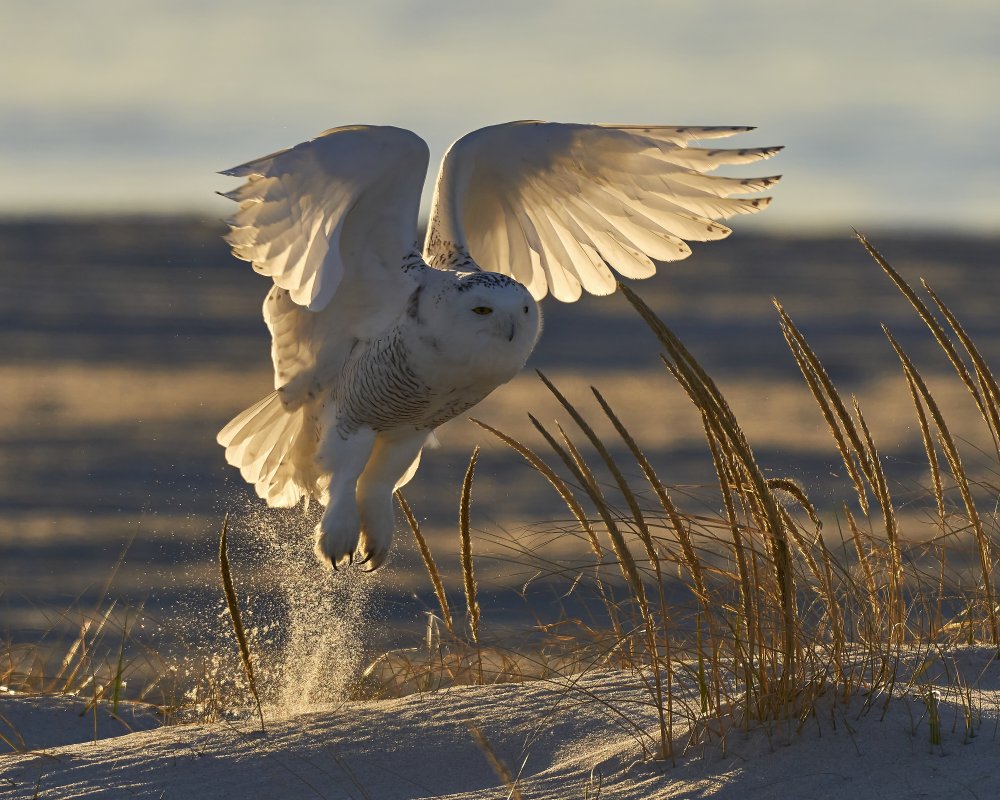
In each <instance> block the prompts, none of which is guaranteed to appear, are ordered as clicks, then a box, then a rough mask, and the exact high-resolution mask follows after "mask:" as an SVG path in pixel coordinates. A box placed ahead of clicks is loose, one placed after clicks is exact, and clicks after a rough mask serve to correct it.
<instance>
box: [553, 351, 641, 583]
mask: <svg viewBox="0 0 1000 800" xmlns="http://www.w3.org/2000/svg"><path fill="white" fill-rule="evenodd" d="M536 372H537V373H538V377H539V378H541V380H542V383H544V384H545V386H546V388H547V389H548V390H549V391H550V392H552V394H553V396H554V397H555V398H556V400H558V401H559V403H560V404H561V405H562V407H563V408H565V409H566V411H568V412H569V415H570V416H571V417H572V418H573V421H574V422H575V423H576V425H577V427H578V428H579V429H580V430H581V431H583V434H584V435H585V436H586V437H587V438H588V439H589V440H590V443H591V444H592V445H593V446H594V449H595V450H597V453H598V455H599V456H600V457H601V460H602V461H603V462H604V464H605V466H606V467H607V468H608V471H609V472H611V475H612V477H613V478H614V479H615V483H617V484H618V489H619V491H621V493H622V496H623V497H624V498H625V502H626V503H627V504H628V507H629V511H630V512H631V513H632V518H633V520H634V522H635V524H636V528H637V531H638V534H639V539H640V540H641V541H642V545H643V547H644V548H645V550H646V557H647V558H648V559H649V564H650V566H651V567H652V568H653V569H654V570H655V572H656V578H657V580H659V579H660V560H659V558H658V557H657V554H656V548H655V546H654V544H653V537H652V536H651V535H650V533H649V526H648V525H647V524H646V518H645V517H644V516H643V513H642V510H641V509H640V508H639V503H638V501H637V500H636V498H635V494H634V493H633V492H632V489H631V487H630V486H629V485H628V481H626V480H625V476H624V475H622V472H621V470H620V469H619V468H618V464H617V462H616V461H615V460H614V458H613V457H612V455H611V453H610V452H609V451H608V448H607V447H605V445H604V442H602V441H601V439H600V437H599V436H598V435H597V434H596V433H595V432H594V429H593V428H592V427H591V426H590V424H589V423H588V422H587V421H586V420H585V419H584V418H583V416H582V415H581V414H580V412H579V411H577V409H576V407H575V406H573V404H572V403H570V402H569V400H567V399H566V397H565V395H563V393H562V392H560V391H559V389H558V388H556V386H555V384H553V383H552V382H551V381H550V380H549V379H548V378H547V377H546V376H545V375H544V374H543V373H542V372H541V371H539V370H536ZM591 391H594V389H593V387H591Z"/></svg>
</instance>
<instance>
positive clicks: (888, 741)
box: [0, 649, 1000, 800]
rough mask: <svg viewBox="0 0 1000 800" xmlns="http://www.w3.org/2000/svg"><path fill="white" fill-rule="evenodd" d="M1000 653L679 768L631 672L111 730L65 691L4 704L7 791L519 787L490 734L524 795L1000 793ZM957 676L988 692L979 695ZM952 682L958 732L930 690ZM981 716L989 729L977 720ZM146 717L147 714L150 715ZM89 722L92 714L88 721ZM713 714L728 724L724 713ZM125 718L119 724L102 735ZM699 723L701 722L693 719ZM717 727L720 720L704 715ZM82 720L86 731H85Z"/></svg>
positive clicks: (885, 797)
mask: <svg viewBox="0 0 1000 800" xmlns="http://www.w3.org/2000/svg"><path fill="white" fill-rule="evenodd" d="M993 655H994V654H993V652H992V651H990V650H988V649H981V650H966V651H963V652H960V653H958V654H957V655H955V656H954V657H949V659H948V675H950V677H948V675H946V672H945V670H944V669H943V668H939V669H938V671H937V674H933V673H930V672H928V673H926V674H925V675H923V676H922V678H923V680H925V681H928V682H927V683H923V684H921V685H920V687H919V688H915V687H910V688H908V689H903V688H902V686H900V687H899V688H898V689H897V695H898V696H896V697H894V698H893V699H892V700H891V702H890V703H889V704H888V706H887V708H886V707H885V699H884V698H882V697H865V696H863V695H859V696H856V697H854V698H853V699H851V700H850V701H849V702H847V703H846V704H845V703H842V702H837V701H835V700H834V698H832V697H829V698H825V702H824V701H823V700H821V702H820V703H819V705H818V709H819V710H818V713H817V714H816V715H815V716H812V717H809V718H807V719H806V720H805V721H803V722H801V723H800V722H798V721H796V720H792V721H783V722H776V723H771V724H769V725H767V726H763V725H760V724H757V725H752V726H750V728H749V730H748V731H743V730H738V731H735V732H732V733H730V735H729V737H728V740H727V741H726V743H725V747H723V746H722V745H721V743H720V742H718V741H717V740H714V739H713V740H712V741H710V742H709V743H708V744H697V745H695V744H692V745H690V746H688V747H687V749H686V750H685V749H684V747H683V745H684V742H685V740H686V739H687V738H688V737H687V736H685V735H678V738H677V741H678V755H677V758H676V763H675V764H667V763H662V762H656V761H651V760H648V759H643V758H642V748H641V746H640V742H641V740H642V734H638V733H637V731H649V730H652V728H653V727H654V726H655V715H654V713H653V710H652V708H651V706H650V705H649V702H648V695H647V694H646V693H645V691H644V690H643V688H642V687H641V685H640V684H639V683H638V682H637V681H636V680H635V679H634V678H630V677H629V676H627V675H625V674H622V673H614V672H601V673H592V674H588V675H585V676H576V677H572V678H561V679H559V681H558V682H534V683H528V684H520V685H514V684H506V685H499V686H484V687H465V688H457V689H451V690H445V691H439V692H433V693H428V694H417V695H411V696H408V697H404V698H401V699H397V700H390V701H383V702H377V703H348V702H345V703H340V704H332V705H325V706H319V707H317V708H315V709H314V710H312V711H310V712H308V713H299V714H295V715H291V716H284V717H282V716H280V715H274V714H272V715H271V717H270V718H269V719H268V720H267V731H266V733H264V734H262V733H260V731H259V728H258V727H257V725H256V723H255V720H253V719H248V720H246V721H241V722H234V723H216V724H213V725H183V726H172V727H161V728H156V729H153V730H144V731H139V732H136V733H131V734H127V735H122V736H117V737H115V738H104V739H98V740H96V741H94V740H93V730H92V723H90V726H91V727H89V728H88V727H87V725H86V724H83V725H81V724H80V723H82V722H86V720H85V719H81V718H80V717H79V716H78V712H77V711H76V710H74V709H72V708H70V707H69V706H68V705H67V703H65V702H53V701H50V700H46V701H44V702H37V701H30V702H29V701H26V700H19V699H16V698H11V697H4V698H2V699H0V713H3V714H4V715H5V716H6V717H7V718H8V721H9V723H10V724H14V725H19V726H21V727H23V729H24V730H25V731H26V732H27V731H30V735H31V736H32V737H33V739H34V740H33V741H31V742H28V744H31V745H33V746H35V747H37V748H42V749H38V750H35V751H33V752H29V753H21V754H11V755H7V756H5V757H3V760H2V761H0V798H22V797H23V798H29V797H36V796H37V797H45V798H68V797H80V796H91V795H100V796H107V797H164V798H183V797H199V798H230V797H239V798H287V800H294V799H295V798H316V797H322V798H357V799H358V800H361V799H363V798H375V799H377V800H403V799H404V798H407V799H409V798H414V799H415V798H470V799H472V798H482V800H486V798H502V797H508V796H509V795H510V790H509V789H508V788H507V787H505V786H504V783H503V781H502V780H501V778H500V777H498V775H497V772H496V771H495V769H494V767H492V766H491V765H490V762H489V760H488V758H487V755H486V753H485V752H484V749H483V745H482V744H479V743H477V741H476V738H475V736H474V734H473V732H472V730H471V726H475V727H476V728H477V729H478V730H479V731H481V733H482V735H483V737H484V738H485V740H486V741H487V742H488V743H489V745H488V746H489V748H491V749H492V750H493V751H494V753H495V754H496V756H498V757H499V759H500V760H501V761H502V762H503V763H504V764H505V765H506V766H507V767H508V768H509V769H510V771H511V772H512V773H513V774H515V775H517V776H518V783H517V786H518V788H519V790H520V791H521V793H522V795H523V797H524V798H532V800H568V798H585V797H589V798H596V797H601V798H622V799H623V800H639V798H652V797H656V798H695V797H716V798H810V799H812V798H816V799H817V800H818V799H819V798H841V797H848V796H850V797H852V798H854V799H855V800H862V798H879V799H880V800H893V799H894V798H913V797H924V796H928V797H930V796H939V797H954V798H960V797H970V798H973V797H975V798H988V797H996V796H998V795H1000V770H997V768H996V766H997V764H998V763H1000V741H998V719H1000V718H998V703H1000V662H998V661H997V660H995V659H994V658H993ZM956 676H961V678H962V680H963V681H964V682H967V683H969V684H970V685H972V686H973V687H975V688H973V689H972V691H971V694H970V695H969V697H970V698H971V701H972V702H971V708H967V707H968V705H969V704H968V702H967V701H965V702H962V701H960V699H959V695H958V694H957V693H956V692H954V691H953V690H952V689H951V688H949V687H953V686H955V685H957V684H956ZM934 686H936V687H937V688H938V691H939V697H940V700H939V703H940V705H939V708H940V717H941V744H939V745H932V744H930V743H929V728H928V719H927V716H928V715H927V706H926V702H925V701H924V700H923V699H922V697H923V696H924V695H926V693H927V692H929V691H932V689H933V687H934ZM966 710H970V711H971V717H970V719H971V723H972V735H970V734H969V731H968V729H967V727H966ZM132 723H133V724H138V725H140V726H141V725H142V724H143V723H142V722H141V720H140V721H139V722H136V721H135V719H133V720H132ZM74 726H76V727H74ZM709 727H710V725H709ZM113 730H114V729H113V728H110V727H102V729H101V734H100V735H103V732H105V731H108V732H112V731H113ZM679 730H681V731H682V730H683V729H679ZM698 730H701V731H704V730H705V727H704V726H698ZM70 732H75V733H76V734H77V736H78V737H79V740H78V742H77V743H75V744H69V743H67V741H66V739H67V736H68V735H69V734H70Z"/></svg>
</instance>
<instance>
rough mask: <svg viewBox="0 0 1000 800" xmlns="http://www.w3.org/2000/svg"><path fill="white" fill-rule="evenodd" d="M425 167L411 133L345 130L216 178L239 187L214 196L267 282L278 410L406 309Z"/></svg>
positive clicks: (243, 253) (235, 239) (236, 242)
mask: <svg viewBox="0 0 1000 800" xmlns="http://www.w3.org/2000/svg"><path fill="white" fill-rule="evenodd" d="M427 159H428V151H427V145H426V144H425V143H424V141H423V140H422V139H421V138H420V137H419V136H417V135H416V134H414V133H411V132H410V131H407V130H403V129H401V128H393V127H380V126H366V125H352V126H348V127H342V128H333V129H331V130H328V131H326V132H324V133H322V134H321V135H319V136H318V137H316V138H315V139H312V140H311V141H308V142H303V143H302V144H299V145H296V146H295V147H292V148H289V149H287V150H282V151H279V152H277V153H273V154H271V155H269V156H264V157H262V158H258V159H255V160H253V161H249V162H247V163H246V164H242V165H240V166H238V167H233V168H232V169H228V170H225V171H224V172H223V173H222V174H224V175H231V176H234V177H240V178H246V179H247V180H246V183H244V184H242V185H241V186H239V187H237V188H236V189H234V190H233V191H230V192H227V193H225V194H224V196H225V197H228V198H230V199H232V200H235V201H236V202H238V203H239V206H240V207H239V210H238V211H237V212H236V214H235V215H234V216H233V217H232V218H231V219H230V220H228V221H227V222H228V224H229V226H230V228H231V230H230V233H229V234H228V236H227V237H226V241H227V242H229V244H231V245H232V252H233V255H234V256H236V257H237V258H240V259H243V260H245V261H249V262H251V263H252V264H253V268H254V270H256V271H257V272H258V273H260V274H262V275H267V276H269V277H271V278H272V279H273V281H274V286H273V287H272V289H271V291H270V292H269V293H268V295H267V299H266V300H265V302H264V319H265V321H266V322H267V325H268V328H269V329H270V331H271V335H272V340H273V344H272V351H271V354H272V359H273V361H274V370H275V378H274V385H275V388H276V389H278V390H279V391H281V393H282V400H283V401H284V403H285V405H286V407H287V408H295V407H298V406H299V405H301V403H302V402H304V401H305V399H306V398H307V397H308V396H309V394H310V393H311V392H313V391H315V390H316V389H317V388H319V387H320V386H321V385H322V383H323V382H324V381H325V380H327V379H328V376H329V375H330V374H331V373H334V374H335V373H336V372H337V371H338V369H339V366H340V365H341V364H342V363H343V360H344V359H345V358H346V355H347V353H348V352H350V348H351V347H352V346H353V344H354V342H356V341H357V340H358V339H360V338H366V337H370V336H374V335H377V334H378V333H379V332H380V331H381V330H383V329H384V328H385V327H386V326H388V325H389V324H391V322H392V321H393V320H394V319H395V318H396V317H397V316H398V314H399V313H400V311H401V310H402V308H403V307H404V306H405V303H406V300H407V298H408V297H409V296H410V294H411V293H412V291H413V289H414V288H415V286H416V282H415V279H414V278H413V277H411V276H410V275H409V274H408V273H407V271H406V270H404V269H403V268H402V267H403V265H404V264H405V263H406V260H407V258H408V257H411V256H413V255H414V252H415V249H416V248H415V243H416V240H417V213H418V210H419V206H420V194H421V190H422V188H423V183H424V179H425V177H426V172H427Z"/></svg>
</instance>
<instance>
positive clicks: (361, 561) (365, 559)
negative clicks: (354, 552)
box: [357, 553, 375, 572]
mask: <svg viewBox="0 0 1000 800" xmlns="http://www.w3.org/2000/svg"><path fill="white" fill-rule="evenodd" d="M373 555H375V554H374V553H369V554H368V555H366V556H365V557H364V558H363V559H361V560H360V561H359V562H358V564H357V566H359V567H361V566H364V565H365V564H367V563H368V562H369V561H371V560H372V556H373ZM365 572H371V570H370V569H366V570H365Z"/></svg>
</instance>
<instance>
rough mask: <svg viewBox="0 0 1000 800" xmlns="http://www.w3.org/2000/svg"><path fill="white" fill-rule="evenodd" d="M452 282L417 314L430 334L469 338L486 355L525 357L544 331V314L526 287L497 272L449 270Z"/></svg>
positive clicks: (421, 304)
mask: <svg viewBox="0 0 1000 800" xmlns="http://www.w3.org/2000/svg"><path fill="white" fill-rule="evenodd" d="M451 276H452V277H453V278H454V279H453V280H449V281H448V282H447V284H446V285H445V286H443V287H441V289H440V290H439V291H438V292H436V293H435V294H434V297H433V299H432V298H426V301H425V300H424V299H423V298H421V299H420V301H419V306H418V307H417V309H415V310H416V311H417V313H419V315H420V317H421V321H422V322H423V324H424V325H425V326H426V327H427V328H428V329H429V330H428V332H429V333H430V334H431V335H432V336H435V337H437V338H439V339H441V340H444V341H450V342H455V341H465V342H468V343H469V344H470V345H474V349H476V350H479V351H480V352H481V354H482V355H483V356H484V357H486V358H495V357H502V358H504V359H505V360H506V359H508V358H509V359H510V360H512V361H518V362H519V363H518V368H519V367H520V366H521V365H523V364H524V362H525V361H527V359H528V356H529V355H530V354H531V351H532V350H533V349H534V347H535V343H536V342H537V341H538V336H539V334H540V333H541V312H540V310H539V308H538V303H536V302H535V299H534V298H533V297H532V296H531V295H530V294H529V293H528V290H527V289H526V288H525V287H524V286H523V285H522V284H520V283H518V282H517V281H516V280H514V279H513V278H510V277H508V276H506V275H500V274H498V273H495V272H461V273H457V274H456V273H451Z"/></svg>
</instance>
